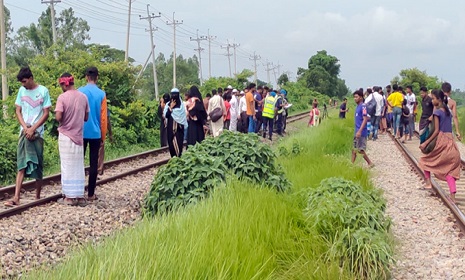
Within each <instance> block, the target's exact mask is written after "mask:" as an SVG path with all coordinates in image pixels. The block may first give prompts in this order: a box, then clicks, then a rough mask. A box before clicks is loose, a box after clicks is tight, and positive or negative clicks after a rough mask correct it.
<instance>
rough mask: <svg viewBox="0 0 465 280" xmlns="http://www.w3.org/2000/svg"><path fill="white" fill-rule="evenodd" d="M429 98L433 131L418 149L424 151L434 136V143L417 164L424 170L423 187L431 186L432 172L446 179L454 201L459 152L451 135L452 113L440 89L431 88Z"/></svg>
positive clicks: (428, 187)
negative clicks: (431, 108) (432, 107)
mask: <svg viewBox="0 0 465 280" xmlns="http://www.w3.org/2000/svg"><path fill="white" fill-rule="evenodd" d="M431 98H432V103H433V105H434V112H433V122H434V132H433V133H432V135H431V136H430V137H429V138H428V139H427V140H426V141H425V142H423V143H422V144H421V145H420V149H421V150H422V151H424V150H425V148H426V147H427V146H428V144H429V143H430V142H431V141H433V140H434V138H435V137H437V139H436V145H435V147H434V149H433V150H432V151H431V152H430V153H428V154H426V155H424V156H422V157H421V158H420V161H419V165H420V167H421V168H422V169H423V170H424V172H425V179H426V185H427V186H426V187H425V189H431V188H432V185H431V172H432V173H433V174H434V175H435V176H436V178H438V179H439V180H443V181H447V185H448V186H449V192H450V200H451V201H452V202H453V203H455V193H456V191H457V190H456V184H455V181H456V180H458V179H459V178H460V153H459V150H458V148H457V146H456V144H455V141H454V136H453V135H452V114H451V112H450V110H449V107H448V106H447V96H445V95H444V93H443V92H442V91H440V90H433V92H432V93H431Z"/></svg>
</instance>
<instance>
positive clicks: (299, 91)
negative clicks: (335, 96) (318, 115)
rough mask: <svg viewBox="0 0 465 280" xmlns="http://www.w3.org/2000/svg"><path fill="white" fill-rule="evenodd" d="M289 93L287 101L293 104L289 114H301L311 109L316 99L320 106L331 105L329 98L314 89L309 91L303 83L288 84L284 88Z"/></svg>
mask: <svg viewBox="0 0 465 280" xmlns="http://www.w3.org/2000/svg"><path fill="white" fill-rule="evenodd" d="M282 88H283V89H285V90H286V91H287V93H288V94H287V96H286V97H287V100H288V102H289V103H292V107H291V108H289V112H290V113H292V112H300V111H305V110H308V109H309V108H311V106H312V102H313V100H314V99H315V98H316V99H317V100H318V102H319V104H320V107H321V105H322V104H324V103H326V104H329V96H327V95H323V94H320V93H319V92H316V91H314V90H312V89H309V88H308V87H307V86H305V85H304V84H303V83H302V82H301V81H300V82H288V83H286V85H285V86H283V87H282Z"/></svg>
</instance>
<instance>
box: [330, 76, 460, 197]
mask: <svg viewBox="0 0 465 280" xmlns="http://www.w3.org/2000/svg"><path fill="white" fill-rule="evenodd" d="M451 89H452V87H451V84H450V83H447V82H445V83H443V84H442V87H441V89H433V90H430V91H429V90H428V89H427V88H426V87H421V88H420V96H421V109H422V113H421V116H420V119H419V134H420V137H419V138H420V146H419V149H420V150H421V152H422V153H423V156H422V157H420V160H419V165H420V167H421V168H422V169H423V170H424V176H425V180H426V187H424V189H426V190H431V189H432V185H431V173H433V174H434V175H435V176H436V178H437V179H439V180H443V181H446V182H447V184H448V186H449V192H450V196H449V198H450V201H451V202H453V203H455V194H456V192H457V188H456V180H458V179H460V170H461V159H460V152H459V150H458V148H457V145H456V143H455V138H456V139H458V140H461V135H460V130H459V122H458V117H457V104H456V102H455V101H454V100H453V99H452V98H451V96H450V95H451ZM353 98H354V101H355V103H356V104H357V107H356V109H355V135H354V142H353V151H352V162H355V160H356V157H357V153H359V154H361V155H362V156H363V158H364V159H365V161H366V162H367V164H368V165H369V166H370V167H373V166H374V164H373V163H372V162H371V160H370V159H369V157H368V155H367V153H366V146H367V140H368V139H371V140H373V141H376V140H377V139H378V134H385V133H392V134H393V135H394V136H395V137H396V138H397V139H399V140H400V141H401V142H403V143H405V141H412V137H413V133H414V130H415V122H416V117H417V116H416V115H417V111H418V110H417V109H418V102H417V99H416V97H415V94H414V93H413V91H412V87H411V86H407V87H406V89H405V91H404V89H403V88H402V87H401V86H399V85H397V84H394V85H392V86H391V85H388V86H386V87H385V92H384V91H383V88H382V87H379V86H374V87H373V88H367V90H366V91H364V90H363V89H362V88H360V89H359V90H357V91H355V92H354V93H353ZM348 111H349V108H348V107H347V99H344V101H343V103H342V104H341V106H340V107H339V117H340V118H345V116H346V113H347V112H348ZM453 125H454V126H455V138H454V134H453Z"/></svg>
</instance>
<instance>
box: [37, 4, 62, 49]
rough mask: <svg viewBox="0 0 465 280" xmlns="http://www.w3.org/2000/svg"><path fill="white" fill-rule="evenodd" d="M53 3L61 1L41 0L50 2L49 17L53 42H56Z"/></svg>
mask: <svg viewBox="0 0 465 280" xmlns="http://www.w3.org/2000/svg"><path fill="white" fill-rule="evenodd" d="M55 3H61V1H60V0H48V1H46V0H42V4H50V17H51V21H52V36H53V43H54V44H56V42H57V27H56V25H55V7H54V6H53V5H54V4H55Z"/></svg>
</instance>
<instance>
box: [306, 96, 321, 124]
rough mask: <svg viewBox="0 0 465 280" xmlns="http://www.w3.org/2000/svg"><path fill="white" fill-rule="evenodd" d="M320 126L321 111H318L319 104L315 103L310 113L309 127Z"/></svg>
mask: <svg viewBox="0 0 465 280" xmlns="http://www.w3.org/2000/svg"><path fill="white" fill-rule="evenodd" d="M319 124H320V110H318V102H316V103H313V109H312V110H311V111H310V119H309V121H308V125H307V127H308V126H311V127H314V126H318V125H319Z"/></svg>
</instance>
